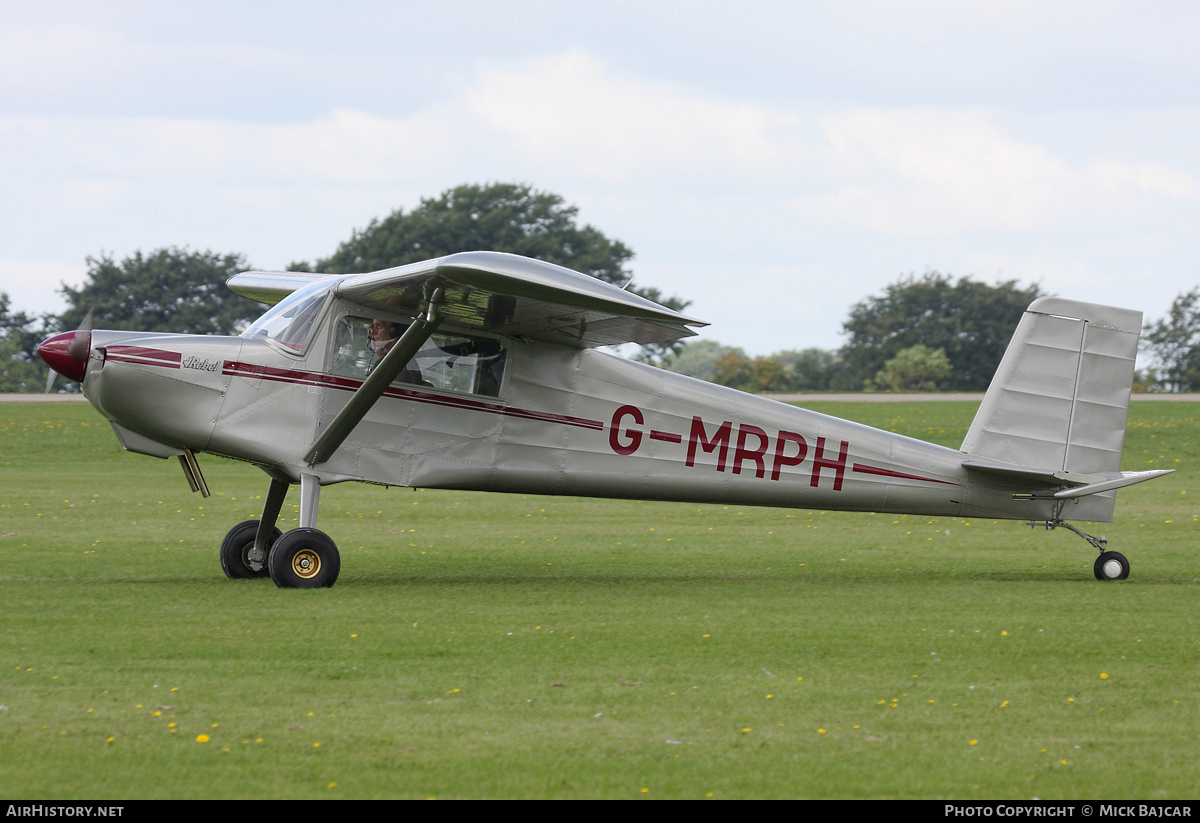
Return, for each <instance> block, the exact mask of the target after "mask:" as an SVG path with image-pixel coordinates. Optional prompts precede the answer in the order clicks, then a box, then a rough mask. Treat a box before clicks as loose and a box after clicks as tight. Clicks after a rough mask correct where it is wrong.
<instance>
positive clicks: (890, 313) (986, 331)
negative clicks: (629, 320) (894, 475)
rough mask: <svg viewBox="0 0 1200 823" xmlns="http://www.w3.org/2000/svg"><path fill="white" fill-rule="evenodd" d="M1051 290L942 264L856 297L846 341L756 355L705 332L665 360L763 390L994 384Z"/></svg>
mask: <svg viewBox="0 0 1200 823" xmlns="http://www.w3.org/2000/svg"><path fill="white" fill-rule="evenodd" d="M1039 296H1041V290H1040V289H1039V288H1038V287H1037V286H1024V287H1023V286H1021V285H1019V284H1018V283H1017V282H1016V281H1015V280H1013V281H1008V282H1005V283H998V284H996V285H989V284H987V283H980V282H978V281H975V280H972V279H971V278H969V277H962V278H959V279H958V280H955V279H953V278H952V277H950V276H948V275H944V274H939V273H937V272H929V273H926V274H923V275H921V276H916V275H908V276H905V277H901V278H900V279H899V280H898V281H897V282H895V283H893V284H891V285H889V286H888V287H887V288H886V289H884V292H883V294H881V295H877V296H872V297H867V298H865V299H863V300H862V301H860V302H859V303H856V304H855V305H854V306H853V307H852V308H851V310H850V316H849V318H848V319H847V320H846V322H845V323H844V324H843V328H844V330H845V332H846V335H847V341H846V345H844V346H843V347H842V348H840V349H838V350H836V351H826V350H823V349H815V348H809V349H802V350H794V349H789V350H784V351H780V352H777V353H775V354H772V355H767V356H759V357H748V356H747V355H746V354H745V352H743V351H742V350H741V349H736V348H731V347H728V346H722V345H721V344H719V343H716V342H713V341H701V342H696V343H691V344H689V345H686V346H684V347H683V348H682V349H681V350H679V351H678V352H675V353H672V354H671V355H670V356H668V357H665V358H663V360H662V361H661V362H660V363H659V364H658V365H661V366H662V367H663V368H666V369H670V370H671V371H676V372H680V373H682V374H688V375H691V376H693V377H699V378H701V379H703V380H709V381H711V382H713V383H720V384H721V385H724V386H731V387H733V388H737V389H742V390H743V391H756V392H788V391H795V392H825V391H984V390H986V389H987V386H988V383H989V382H990V381H991V379H992V374H993V373H994V372H995V371H996V366H997V365H999V363H1000V358H1001V357H1002V356H1003V355H1004V349H1005V347H1006V346H1007V345H1008V342H1009V340H1010V339H1011V338H1012V335H1013V332H1014V331H1015V330H1016V327H1017V322H1018V321H1019V320H1020V319H1021V315H1022V314H1023V313H1024V312H1025V309H1026V308H1027V307H1028V306H1029V304H1030V303H1032V302H1033V301H1034V300H1035V299H1037V298H1038V297H1039Z"/></svg>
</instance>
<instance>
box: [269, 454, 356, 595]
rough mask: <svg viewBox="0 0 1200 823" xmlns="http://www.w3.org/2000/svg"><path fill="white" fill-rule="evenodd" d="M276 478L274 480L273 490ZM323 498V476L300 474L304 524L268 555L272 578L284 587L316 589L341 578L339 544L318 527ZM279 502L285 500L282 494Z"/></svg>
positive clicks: (276, 544)
mask: <svg viewBox="0 0 1200 823" xmlns="http://www.w3.org/2000/svg"><path fill="white" fill-rule="evenodd" d="M275 482H276V481H274V480H272V481H271V489H272V491H274V489H275ZM284 491H285V492H286V486H285V487H284ZM320 498H321V485H320V478H318V477H317V476H316V475H315V474H302V475H300V528H298V529H292V530H291V531H290V532H287V533H286V534H284V535H283V536H282V537H280V538H279V539H278V540H276V541H275V545H274V546H272V547H271V552H270V555H269V556H268V558H267V569H268V570H269V571H270V573H271V580H272V581H273V582H274V583H275V585H276V586H278V587H279V588H281V589H315V588H322V587H328V586H332V585H333V584H334V583H336V582H337V579H338V574H339V572H341V568H342V560H341V557H340V555H339V554H338V550H337V545H336V544H334V542H333V541H332V540H331V539H330V538H329V536H328V535H326V534H325V533H324V532H321V531H319V530H318V529H317V528H316V525H317V506H318V503H319V501H320ZM279 502H280V503H281V504H282V502H283V497H282V495H281V496H280V498H279ZM269 503H270V495H268V504H269ZM276 513H277V514H278V511H277V512H276Z"/></svg>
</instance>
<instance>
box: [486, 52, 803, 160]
mask: <svg viewBox="0 0 1200 823" xmlns="http://www.w3.org/2000/svg"><path fill="white" fill-rule="evenodd" d="M466 105H467V106H468V108H469V109H470V111H471V112H472V114H474V115H475V117H477V118H478V120H479V123H480V125H482V126H483V127H484V128H485V130H486V131H487V132H490V133H491V134H495V135H499V136H502V137H503V138H504V139H505V143H506V144H507V145H508V146H509V148H510V150H512V151H514V152H515V153H517V154H519V155H520V156H522V157H525V158H527V159H530V160H533V161H535V162H537V163H538V164H539V165H542V166H551V165H552V166H557V167H560V168H561V167H568V168H570V169H572V170H573V171H574V172H576V173H579V174H583V175H587V176H589V177H594V178H600V179H606V180H613V181H618V182H622V183H628V182H631V181H633V180H635V179H638V178H639V177H641V176H644V175H646V174H651V175H653V176H655V177H661V176H666V175H679V174H692V175H696V176H714V177H717V178H723V177H727V176H731V175H736V176H742V175H748V176H750V177H752V178H755V179H757V180H762V179H763V178H769V177H774V176H777V175H779V174H781V173H783V174H787V173H788V172H789V170H793V169H795V168H797V167H800V166H803V165H804V164H806V163H807V162H808V155H809V152H808V150H807V147H806V146H805V145H804V143H803V141H802V140H801V139H800V138H799V130H800V126H801V119H800V118H799V117H798V116H796V115H795V114H792V113H789V112H785V111H772V110H769V109H765V108H763V107H761V106H757V105H753V104H749V103H729V102H724V101H719V100H711V99H706V98H705V97H703V96H701V95H698V94H695V93H689V92H688V91H686V90H683V89H680V88H678V87H675V86H671V85H667V84H662V83H648V82H639V81H633V80H627V79H623V78H620V77H617V76H614V75H613V74H612V73H611V72H610V71H608V70H607V69H606V67H605V66H604V65H603V64H602V63H601V62H600V61H598V60H596V59H595V58H593V57H591V56H590V55H588V54H586V53H584V52H582V51H572V52H569V53H567V54H562V55H554V56H548V57H540V58H537V59H534V60H529V61H526V62H523V63H521V64H519V65H517V66H514V67H512V68H498V69H493V70H491V71H489V72H487V73H486V74H485V75H484V76H483V77H482V78H481V79H480V82H479V83H478V84H476V85H475V87H474V88H473V89H471V91H470V92H469V93H468V95H467V99H466Z"/></svg>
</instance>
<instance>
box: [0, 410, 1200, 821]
mask: <svg viewBox="0 0 1200 823" xmlns="http://www.w3.org/2000/svg"><path fill="white" fill-rule="evenodd" d="M812 407H813V408H818V410H820V411H827V412H830V413H833V414H838V415H839V416H845V417H849V418H851V419H856V420H860V421H862V422H866V423H869V424H871V425H876V426H880V427H882V428H886V429H891V430H895V431H900V432H903V433H906V434H910V435H912V436H915V437H920V438H922V439H928V440H934V441H937V442H941V443H944V444H948V445H957V444H958V443H959V442H961V440H962V436H963V434H964V432H965V430H966V427H967V426H968V425H969V422H970V418H971V416H972V414H973V413H974V404H971V403H954V402H931V403H916V404H893V403H877V404H872V403H840V404H834V403H825V404H820V405H819V407H818V404H812ZM1197 412H1198V409H1197V406H1196V405H1195V404H1191V403H1136V404H1134V406H1133V411H1132V415H1131V425H1130V430H1129V435H1128V438H1127V445H1126V452H1125V464H1124V467H1125V468H1126V469H1144V468H1173V469H1176V470H1177V473H1176V474H1174V475H1171V476H1170V477H1167V478H1164V479H1160V480H1156V481H1153V482H1150V483H1146V484H1143V485H1140V486H1136V487H1133V488H1131V489H1127V490H1124V491H1122V492H1121V493H1120V494H1119V497H1118V504H1117V519H1116V522H1114V523H1112V524H1080V525H1081V526H1082V527H1083V528H1084V529H1085V530H1091V531H1093V532H1094V533H1096V532H1099V533H1103V534H1106V535H1108V537H1109V538H1110V541H1111V542H1110V547H1111V548H1114V549H1117V550H1119V551H1122V552H1123V553H1125V554H1126V555H1127V556H1129V557H1130V559H1131V563H1132V566H1133V573H1132V576H1131V578H1130V579H1129V580H1127V581H1124V582H1120V583H1099V582H1097V581H1096V580H1095V579H1094V578H1093V576H1092V569H1091V567H1092V562H1093V560H1094V557H1095V552H1094V550H1092V549H1091V548H1090V547H1089V546H1088V545H1087V544H1085V543H1084V542H1083V541H1082V540H1080V539H1079V538H1077V537H1076V536H1074V535H1072V534H1070V533H1069V532H1067V531H1065V530H1061V529H1060V530H1057V531H1054V532H1049V533H1047V532H1046V531H1044V530H1035V529H1030V528H1029V527H1027V526H1025V525H1023V524H1021V523H1019V522H1011V521H1009V522H994V521H986V520H969V521H968V520H962V519H957V518H930V517H911V516H910V517H902V516H895V515H882V514H879V515H870V514H868V515H863V514H843V513H830V512H810V511H799V510H781V509H755V508H751V507H725V506H719V505H713V506H696V505H687V504H663V503H643V502H625V501H595V500H585V499H577V498H549V497H533V496H519V495H489V494H478V493H455V492H437V491H416V492H414V491H412V490H402V489H390V490H389V489H383V488H378V487H372V486H365V485H361V484H344V485H341V486H335V487H330V488H326V489H325V490H324V491H323V493H322V499H321V518H320V526H321V528H322V529H324V530H325V531H327V532H328V533H329V534H330V535H331V536H333V538H334V539H335V540H336V541H337V542H338V545H339V547H340V548H341V552H342V575H341V579H340V580H339V582H338V584H337V586H336V587H334V588H333V589H329V590H320V591H300V590H288V591H283V590H279V589H276V588H275V587H274V586H273V585H272V584H271V583H270V581H269V580H260V581H230V580H226V579H225V578H224V576H223V575H222V573H221V570H220V566H219V563H218V560H217V553H216V550H217V546H218V545H219V543H220V540H221V538H222V536H223V535H224V533H225V531H226V530H227V529H228V528H229V527H230V526H232V525H233V524H235V523H237V522H239V521H241V520H244V519H247V518H250V517H254V516H257V514H258V512H259V510H260V508H261V505H262V495H263V494H264V493H265V490H266V485H267V481H266V477H265V475H263V474H262V473H261V472H259V471H258V470H256V469H254V468H252V467H250V466H247V465H244V464H239V463H235V462H232V461H225V460H218V459H215V458H211V457H204V456H202V457H201V462H202V465H203V466H204V469H205V472H206V474H207V477H208V481H209V484H210V486H211V487H212V489H213V491H214V494H213V496H212V497H210V498H208V499H207V500H202V499H201V498H200V496H199V495H193V494H190V493H189V492H188V491H187V486H186V484H185V482H184V479H183V477H182V472H181V471H180V469H179V467H178V465H177V464H176V463H175V462H174V461H161V460H155V459H153V458H149V457H142V456H137V455H132V454H127V453H124V452H122V451H121V450H120V448H119V446H118V444H117V443H116V440H115V438H114V437H113V436H112V434H111V431H110V430H109V427H108V425H107V423H106V422H105V421H104V420H102V419H101V418H100V417H99V415H98V414H96V413H95V412H94V411H93V410H92V409H91V408H90V407H89V406H75V405H70V406H64V405H17V404H6V405H0V490H2V492H3V493H2V495H0V534H3V537H0V597H2V598H3V600H2V604H3V605H2V607H0V643H2V646H0V795H2V796H5V797H9V798H54V799H69V798H91V799H106V798H112V799H133V798H218V797H219V798H228V797H236V798H268V797H282V798H390V797H412V798H421V797H439V798H458V797H488V798H499V797H589V798H590V797H603V798H655V799H660V798H706V797H713V798H717V799H730V798H742V797H838V798H877V797H885V798H886V797H899V798H912V797H918V798H1030V797H1039V798H1043V799H1049V798H1094V799H1100V798H1147V799H1155V798H1194V797H1196V796H1198V794H1200V776H1198V775H1200V771H1198V770H1197V755H1196V752H1197V750H1198V749H1200V665H1198V663H1200V611H1198V609H1197V599H1198V597H1200V567H1198V564H1200V558H1198V557H1197V552H1196V550H1195V549H1196V535H1197V529H1198V526H1197V514H1194V513H1193V512H1194V511H1195V510H1196V509H1195V506H1194V505H1193V504H1192V500H1194V499H1195V498H1196V497H1197V496H1198V495H1200V488H1197V487H1196V483H1195V481H1196V478H1197V464H1196V454H1197V445H1198V442H1200V430H1198V429H1197ZM295 497H296V495H295V493H294V492H293V494H292V495H291V496H289V500H288V506H287V508H285V515H286V516H289V517H290V518H291V520H292V522H293V523H294V520H295V516H296V513H295V510H294V508H293V506H292V504H293V503H295V502H296V501H295ZM289 512H290V514H289ZM281 526H283V527H284V528H287V527H288V524H287V523H281Z"/></svg>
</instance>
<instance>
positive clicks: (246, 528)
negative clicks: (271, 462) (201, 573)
mask: <svg viewBox="0 0 1200 823" xmlns="http://www.w3.org/2000/svg"><path fill="white" fill-rule="evenodd" d="M287 490H288V484H287V483H283V482H280V481H279V480H274V479H272V480H271V487H270V489H269V490H268V491H267V502H266V505H264V506H263V513H262V517H261V518H260V519H258V520H246V521H243V522H241V523H238V524H237V525H236V526H234V527H233V528H232V529H230V530H229V533H228V534H226V535H225V539H224V540H223V541H222V542H221V569H222V570H223V571H224V572H225V576H226V577H229V578H231V579H234V580H238V579H247V578H254V577H266V576H267V575H268V574H269V572H268V571H267V555H268V553H269V552H270V551H271V546H272V545H273V544H274V543H275V541H276V540H278V539H279V536H280V534H282V532H280V531H279V529H277V528H276V527H275V521H277V520H278V519H279V510H280V509H281V508H282V507H283V498H284V497H286V496H287Z"/></svg>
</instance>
